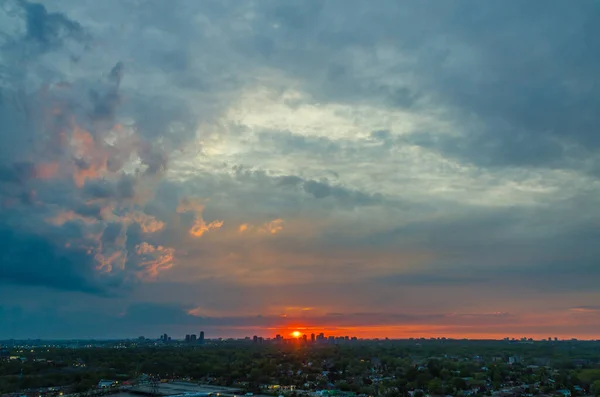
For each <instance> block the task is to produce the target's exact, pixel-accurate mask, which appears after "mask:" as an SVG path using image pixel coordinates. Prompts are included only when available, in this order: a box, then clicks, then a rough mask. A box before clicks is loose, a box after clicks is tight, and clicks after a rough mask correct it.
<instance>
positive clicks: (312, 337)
mask: <svg viewBox="0 0 600 397" xmlns="http://www.w3.org/2000/svg"><path fill="white" fill-rule="evenodd" d="M310 341H311V342H312V343H315V334H310Z"/></svg>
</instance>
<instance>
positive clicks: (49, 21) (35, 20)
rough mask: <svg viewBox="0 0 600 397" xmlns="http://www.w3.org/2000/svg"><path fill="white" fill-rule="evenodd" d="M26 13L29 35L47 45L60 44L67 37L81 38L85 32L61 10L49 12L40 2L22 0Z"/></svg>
mask: <svg viewBox="0 0 600 397" xmlns="http://www.w3.org/2000/svg"><path fill="white" fill-rule="evenodd" d="M19 4H20V5H21V7H23V10H24V11H25V13H26V22H27V37H28V38H30V39H32V40H34V41H37V42H39V43H40V44H43V45H45V46H49V47H51V46H56V45H60V44H61V43H62V41H63V40H64V39H65V38H73V39H76V40H81V39H83V38H85V36H86V35H85V32H84V30H83V28H82V27H81V25H80V24H79V23H77V22H76V21H73V20H71V19H69V18H68V17H67V16H65V15H64V14H62V13H60V12H48V11H47V10H46V7H45V6H44V5H43V4H40V3H33V2H29V1H24V0H20V1H19Z"/></svg>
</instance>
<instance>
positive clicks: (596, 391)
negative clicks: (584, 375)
mask: <svg viewBox="0 0 600 397" xmlns="http://www.w3.org/2000/svg"><path fill="white" fill-rule="evenodd" d="M590 391H591V392H592V394H593V395H594V396H600V380H596V381H594V383H592V387H591V389H590Z"/></svg>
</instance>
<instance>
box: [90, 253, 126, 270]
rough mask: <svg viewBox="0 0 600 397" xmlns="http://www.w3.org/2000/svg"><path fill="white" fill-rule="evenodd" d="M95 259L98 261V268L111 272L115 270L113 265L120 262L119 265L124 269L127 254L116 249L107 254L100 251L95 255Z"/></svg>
mask: <svg viewBox="0 0 600 397" xmlns="http://www.w3.org/2000/svg"><path fill="white" fill-rule="evenodd" d="M94 259H96V261H97V262H98V265H97V266H96V270H100V271H103V272H105V273H110V272H112V270H113V267H114V266H113V265H115V263H116V262H118V263H117V264H118V267H119V268H120V269H123V268H124V267H125V261H126V259H127V258H126V255H125V254H124V253H123V251H115V252H113V253H112V254H110V255H108V256H106V255H104V254H103V253H101V252H98V253H97V254H96V255H94Z"/></svg>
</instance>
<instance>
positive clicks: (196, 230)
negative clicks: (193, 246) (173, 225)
mask: <svg viewBox="0 0 600 397" xmlns="http://www.w3.org/2000/svg"><path fill="white" fill-rule="evenodd" d="M221 226H223V221H212V222H211V223H209V224H207V223H206V222H204V219H202V218H200V219H196V221H195V222H194V225H193V226H192V228H191V229H190V234H191V235H192V236H194V237H201V236H202V235H203V234H204V233H205V232H208V231H209V230H213V229H219V228H220V227H221Z"/></svg>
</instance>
